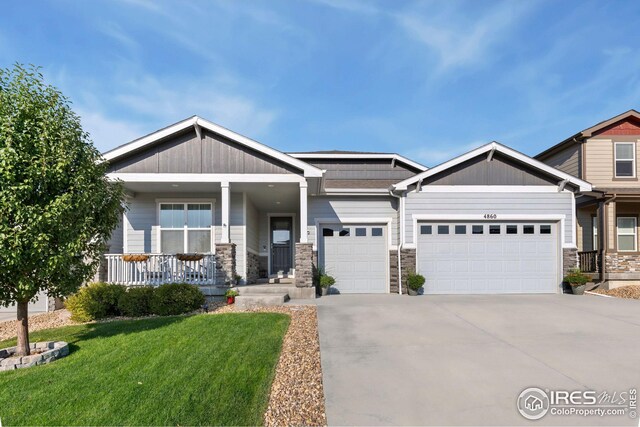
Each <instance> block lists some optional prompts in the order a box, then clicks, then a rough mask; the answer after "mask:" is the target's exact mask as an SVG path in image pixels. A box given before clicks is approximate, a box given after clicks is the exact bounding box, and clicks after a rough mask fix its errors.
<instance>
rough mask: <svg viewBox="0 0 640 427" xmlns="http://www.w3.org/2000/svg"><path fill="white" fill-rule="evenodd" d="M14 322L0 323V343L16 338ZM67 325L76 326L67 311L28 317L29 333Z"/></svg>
mask: <svg viewBox="0 0 640 427" xmlns="http://www.w3.org/2000/svg"><path fill="white" fill-rule="evenodd" d="M16 322H17V320H7V321H5V322H0V341H4V340H6V339H9V338H13V337H15V336H16V329H17V325H16ZM68 325H78V323H76V322H74V321H73V320H71V313H69V311H67V310H56V311H53V312H51V313H38V314H33V315H30V316H29V332H35V331H40V330H42V329H51V328H60V327H62V326H68Z"/></svg>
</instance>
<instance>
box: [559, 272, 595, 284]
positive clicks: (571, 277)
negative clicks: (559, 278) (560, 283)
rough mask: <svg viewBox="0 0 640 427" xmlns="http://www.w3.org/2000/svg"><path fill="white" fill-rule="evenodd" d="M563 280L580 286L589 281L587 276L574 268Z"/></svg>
mask: <svg viewBox="0 0 640 427" xmlns="http://www.w3.org/2000/svg"><path fill="white" fill-rule="evenodd" d="M564 281H565V282H567V283H568V284H570V285H571V286H581V285H584V284H585V283H587V282H588V281H589V276H587V275H585V274H584V273H583V272H582V271H580V270H579V269H577V268H576V269H574V270H571V272H570V273H569V274H567V275H566V276H565V277H564Z"/></svg>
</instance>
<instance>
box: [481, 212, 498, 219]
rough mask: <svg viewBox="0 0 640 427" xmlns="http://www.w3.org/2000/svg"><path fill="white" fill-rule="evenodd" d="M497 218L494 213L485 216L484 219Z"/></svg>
mask: <svg viewBox="0 0 640 427" xmlns="http://www.w3.org/2000/svg"><path fill="white" fill-rule="evenodd" d="M496 218H498V215H497V214H493V213H487V214H484V219H496Z"/></svg>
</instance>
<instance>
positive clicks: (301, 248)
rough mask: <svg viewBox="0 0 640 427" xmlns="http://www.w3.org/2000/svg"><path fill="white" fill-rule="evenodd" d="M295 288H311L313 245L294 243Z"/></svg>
mask: <svg viewBox="0 0 640 427" xmlns="http://www.w3.org/2000/svg"><path fill="white" fill-rule="evenodd" d="M296 286H297V287H299V288H310V287H312V286H313V244H312V243H296Z"/></svg>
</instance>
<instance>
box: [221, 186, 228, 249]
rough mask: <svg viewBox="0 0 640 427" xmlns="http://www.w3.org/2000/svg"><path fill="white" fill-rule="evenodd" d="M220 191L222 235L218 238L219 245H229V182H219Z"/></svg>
mask: <svg viewBox="0 0 640 427" xmlns="http://www.w3.org/2000/svg"><path fill="white" fill-rule="evenodd" d="M220 190H221V192H222V203H221V206H220V208H221V210H222V215H221V218H220V220H221V224H222V235H221V236H220V243H229V228H230V227H229V182H221V183H220Z"/></svg>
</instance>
